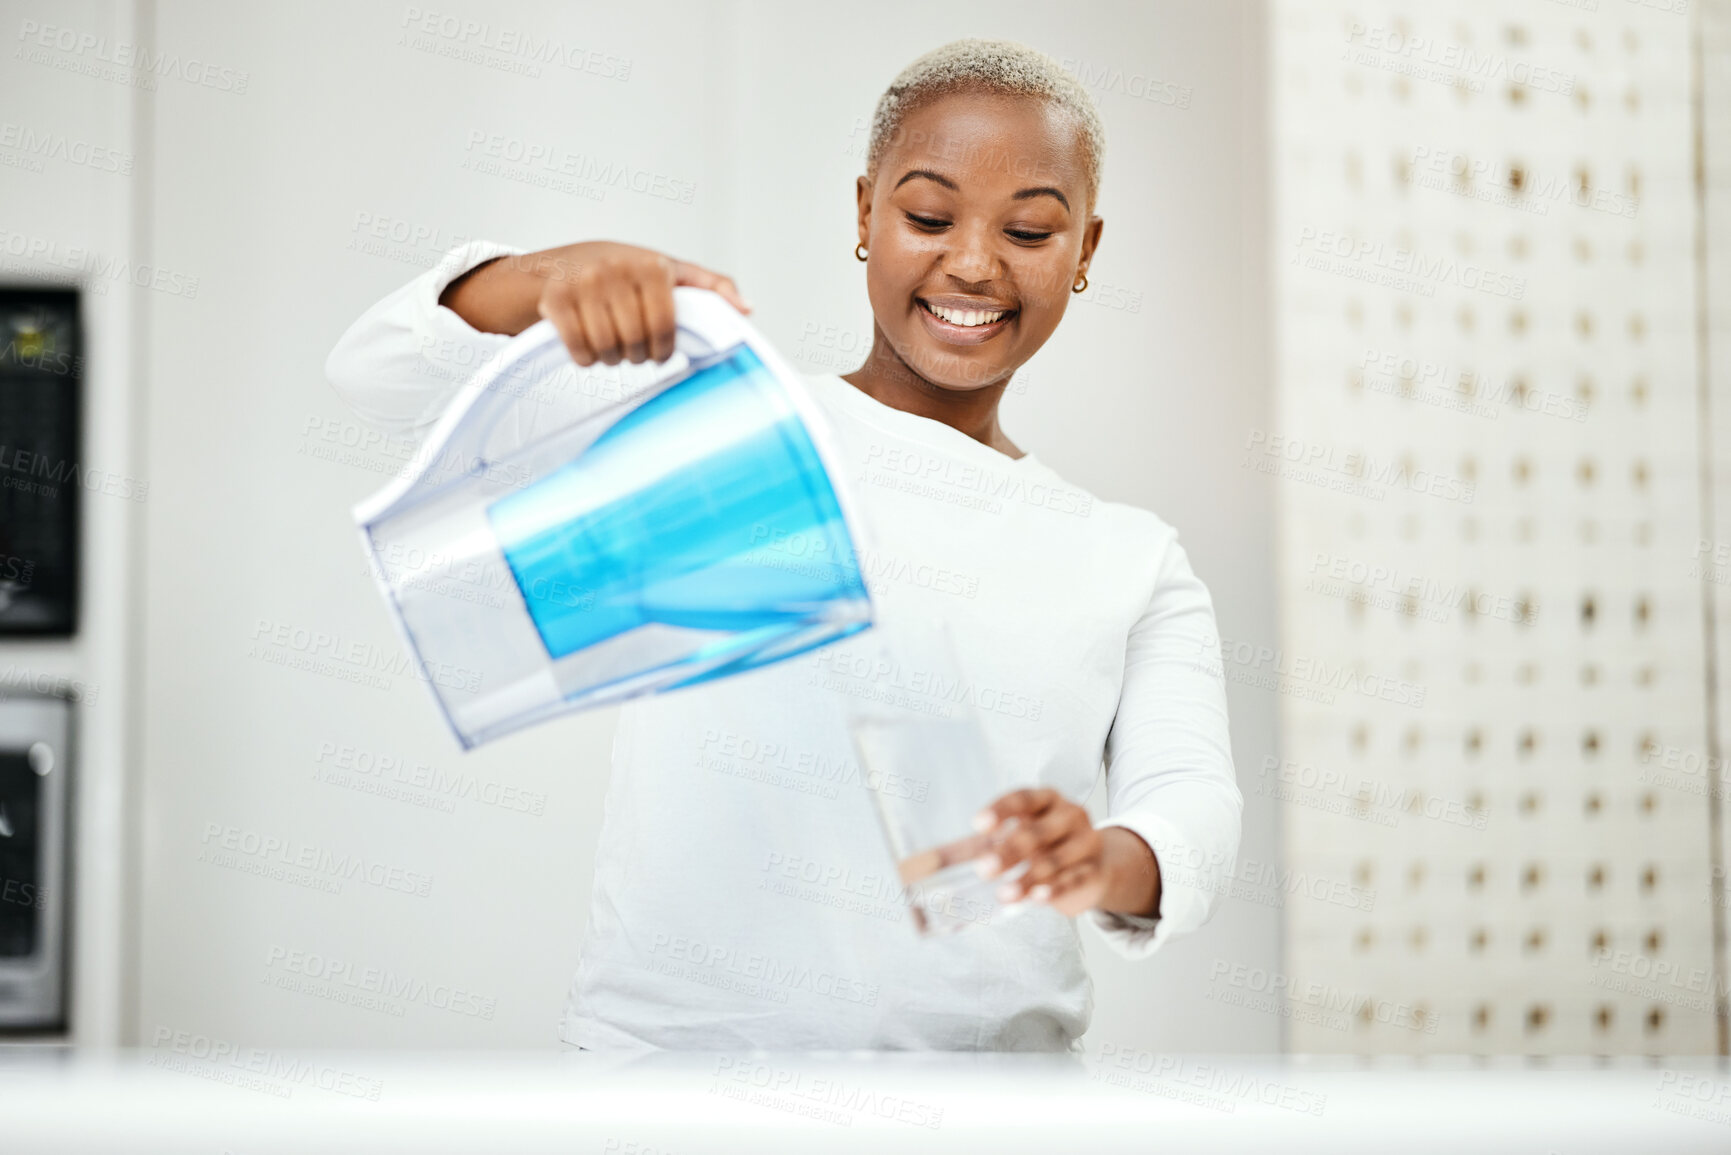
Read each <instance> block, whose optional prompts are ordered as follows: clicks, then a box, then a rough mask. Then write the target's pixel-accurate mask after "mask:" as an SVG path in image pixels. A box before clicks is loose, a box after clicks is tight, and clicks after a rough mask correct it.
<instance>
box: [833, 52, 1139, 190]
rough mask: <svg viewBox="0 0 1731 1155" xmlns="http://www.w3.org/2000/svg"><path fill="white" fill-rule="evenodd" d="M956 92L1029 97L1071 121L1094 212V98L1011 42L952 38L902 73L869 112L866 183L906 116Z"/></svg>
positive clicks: (1097, 160) (1099, 127)
mask: <svg viewBox="0 0 1731 1155" xmlns="http://www.w3.org/2000/svg"><path fill="white" fill-rule="evenodd" d="M955 92H989V93H996V94H998V95H1002V96H1032V97H1036V98H1038V99H1041V100H1047V101H1050V102H1052V103H1053V104H1056V105H1057V106H1058V107H1060V108H1062V109H1063V110H1064V111H1066V112H1068V113H1069V114H1070V115H1071V116H1072V117H1074V118H1075V120H1076V124H1077V128H1078V129H1079V131H1080V132H1081V134H1082V148H1083V153H1084V163H1085V165H1086V175H1087V180H1088V211H1089V212H1092V211H1093V209H1094V202H1095V200H1096V198H1097V197H1098V196H1099V192H1100V169H1101V164H1102V162H1103V161H1104V159H1105V154H1106V129H1105V126H1104V125H1103V124H1102V123H1101V122H1100V113H1099V111H1098V110H1097V109H1096V108H1095V107H1094V100H1093V98H1092V97H1090V96H1089V95H1088V90H1087V89H1085V88H1083V87H1082V85H1081V82H1079V81H1078V80H1077V79H1076V78H1075V77H1074V76H1072V75H1070V73H1069V72H1068V71H1066V70H1065V68H1064V66H1063V65H1061V64H1059V63H1058V62H1057V61H1056V60H1054V59H1053V58H1052V57H1050V56H1047V55H1046V54H1045V53H1044V52H1041V51H1039V50H1038V49H1034V48H1030V47H1028V46H1027V45H1026V44H1019V43H1017V42H1016V41H1014V40H980V39H975V38H969V39H965V40H952V41H950V43H948V44H945V45H944V46H943V47H941V48H934V49H933V50H932V51H930V52H928V53H926V54H925V55H924V56H922V57H920V58H919V59H918V60H916V61H914V62H913V63H912V64H910V65H908V66H907V67H906V68H904V69H902V71H901V72H900V73H899V74H898V75H897V76H896V78H895V79H894V80H892V81H890V86H889V87H888V88H886V89H884V94H883V95H882V96H881V97H879V98H878V106H877V110H876V111H875V112H874V113H873V114H872V126H871V138H870V143H869V144H868V145H867V147H866V171H865V175H866V179H867V180H869V181H873V182H875V181H876V180H877V176H878V164H879V162H880V161H882V160H883V155H884V153H885V152H886V151H887V150H888V149H889V145H890V142H891V141H892V140H893V139H895V137H896V132H897V129H899V128H900V127H901V123H902V120H903V119H904V118H905V117H906V116H907V115H908V114H909V113H911V112H913V111H914V110H915V109H916V108H921V107H923V106H925V105H926V104H929V103H931V102H932V101H933V100H935V99H937V98H938V97H940V96H948V95H949V94H951V93H955Z"/></svg>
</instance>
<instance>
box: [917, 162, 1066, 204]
mask: <svg viewBox="0 0 1731 1155" xmlns="http://www.w3.org/2000/svg"><path fill="white" fill-rule="evenodd" d="M916 176H923V177H925V178H926V179H927V180H931V181H936V182H937V183H938V184H941V185H943V186H944V187H945V188H947V189H949V190H950V191H951V192H961V191H962V189H961V186H960V185H958V184H957V183H956V182H955V181H953V180H951V179H950V178H949V177H947V176H945V175H944V174H943V173H941V172H933V171H932V170H931V169H929V168H914V169H909V170H908V171H907V172H905V173H903V174H902V179H901V180H898V181H897V182H896V184H895V188H901V187H902V186H903V185H905V184H907V183H908V182H909V181H910V180H913V179H914V178H915V177H916ZM890 191H891V192H894V191H895V189H891V190H890ZM1041 196H1049V197H1057V198H1058V203H1059V204H1061V205H1063V206H1064V208H1065V209H1068V208H1069V207H1070V200H1069V198H1068V197H1066V196H1065V195H1064V194H1063V193H1061V192H1059V191H1058V190H1057V189H1055V188H1053V187H1052V186H1051V185H1041V186H1040V187H1039V188H1024V189H1017V190H1016V191H1015V192H1013V193H1011V194H1010V199H1011V200H1018V201H1025V200H1029V199H1031V198H1033V197H1041Z"/></svg>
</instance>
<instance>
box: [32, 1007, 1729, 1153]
mask: <svg viewBox="0 0 1731 1155" xmlns="http://www.w3.org/2000/svg"><path fill="white" fill-rule="evenodd" d="M888 1150H893V1151H897V1152H901V1151H981V1150H990V1151H992V1152H994V1153H996V1152H1021V1151H1029V1152H1032V1151H1040V1152H1048V1153H1055V1152H1068V1151H1075V1150H1080V1151H1083V1152H1085V1153H1086V1155H1095V1153H1098V1152H1107V1151H1136V1152H1150V1151H1163V1152H1210V1151H1222V1152H1224V1151H1232V1152H1244V1151H1257V1150H1269V1151H1280V1152H1282V1153H1283V1155H1289V1153H1300V1152H1319V1153H1321V1152H1327V1153H1328V1155H1344V1153H1347V1152H1359V1151H1363V1152H1376V1153H1377V1155H1386V1153H1388V1152H1397V1151H1398V1152H1402V1153H1403V1155H1404V1153H1406V1152H1419V1151H1439V1152H1441V1151H1447V1152H1450V1153H1451V1155H1462V1153H1467V1155H1484V1153H1489V1152H1503V1151H1510V1152H1535V1153H1540V1155H1546V1153H1550V1152H1556V1153H1557V1155H1575V1153H1578V1152H1600V1151H1604V1152H1611V1151H1615V1152H1619V1153H1646V1152H1665V1153H1666V1155H1679V1153H1682V1152H1693V1151H1703V1152H1706V1151H1711V1152H1718V1153H1721V1155H1723V1153H1725V1152H1731V1068H1728V1067H1727V1066H1726V1065H1725V1064H1724V1063H1723V1062H1720V1061H1715V1060H1711V1059H1680V1060H1673V1061H1661V1060H1644V1061H1632V1060H1618V1061H1616V1062H1614V1063H1604V1062H1599V1063H1596V1062H1594V1061H1592V1060H1566V1061H1551V1062H1547V1063H1520V1062H1515V1061H1507V1060H1494V1061H1489V1062H1475V1061H1472V1060H1464V1059H1457V1060H1447V1061H1436V1060H1431V1061H1428V1062H1425V1063H1423V1064H1417V1063H1411V1062H1400V1063H1387V1062H1382V1063H1378V1064H1375V1065H1366V1064H1364V1063H1362V1062H1359V1061H1354V1060H1343V1059H1305V1058H1297V1057H1295V1058H1285V1059H1282V1058H1259V1057H1249V1056H1221V1057H1206V1056H1194V1055H1156V1054H1151V1053H1148V1052H1117V1053H1108V1054H1103V1055H1095V1056H1090V1057H1087V1058H1076V1059H1069V1058H1066V1057H1063V1056H1052V1055H1003V1054H906V1053H903V1054H870V1055H812V1054H801V1055H777V1054H757V1055H751V1054H743V1053H741V1054H671V1053H665V1052H662V1053H656V1054H649V1055H644V1056H640V1057H634V1058H627V1057H615V1056H610V1055H604V1054H585V1053H579V1052H576V1051H549V1052H520V1051H519V1052H485V1051H444V1052H409V1051H293V1050H270V1049H265V1048H251V1047H236V1046H232V1045H229V1044H224V1043H221V1042H220V1041H213V1040H210V1039H205V1038H202V1037H200V1036H188V1037H184V1038H182V1039H179V1040H173V1039H171V1040H166V1041H164V1042H163V1044H162V1045H160V1046H157V1047H147V1048H141V1049H138V1050H132V1051H119V1052H106V1053H83V1052H74V1051H72V1050H69V1049H65V1048H55V1047H42V1046H29V1047H19V1046H0V1151H4V1152H5V1153H6V1155H27V1153H29V1155H34V1153H36V1152H79V1153H84V1152H101V1153H103V1155H114V1153H122V1152H124V1153H128V1155H131V1153H153V1152H173V1153H174V1155H187V1153H191V1152H209V1153H211V1155H221V1153H225V1152H229V1153H232V1155H253V1153H263V1152H285V1153H287V1152H292V1153H294V1155H307V1153H310V1152H337V1151H342V1152H349V1151H353V1152H369V1153H376V1152H403V1153H405V1155H406V1153H414V1155H438V1153H442V1152H453V1153H455V1152H461V1153H463V1155H492V1153H495V1152H559V1153H560V1155H571V1153H578V1152H596V1153H608V1152H614V1153H618V1155H684V1153H690V1152H753V1153H759V1152H776V1151H789V1152H794V1151H797V1152H802V1153H810V1152H830V1151H862V1152H865V1151H870V1152H882V1151H888Z"/></svg>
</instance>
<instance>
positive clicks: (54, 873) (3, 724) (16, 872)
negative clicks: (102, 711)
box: [0, 693, 72, 1031]
mask: <svg viewBox="0 0 1731 1155" xmlns="http://www.w3.org/2000/svg"><path fill="white" fill-rule="evenodd" d="M71 722H72V719H71V704H70V702H68V701H67V700H66V699H65V698H61V697H54V696H48V695H35V694H29V695H14V694H10V693H8V694H7V696H5V697H4V698H0V1030H17V1031H44V1030H50V1031H51V1030H59V1029H62V1028H64V1027H65V1025H66V998H65V990H66V983H65V969H66V925H67V913H68V911H69V910H70V904H69V903H68V902H67V894H66V885H67V882H68V880H69V871H68V869H67V846H68V840H67V834H68V830H67V826H68V823H67V813H68V800H69V793H68V791H67V784H68V782H69V781H70V771H71V761H72V759H71V730H72V725H71Z"/></svg>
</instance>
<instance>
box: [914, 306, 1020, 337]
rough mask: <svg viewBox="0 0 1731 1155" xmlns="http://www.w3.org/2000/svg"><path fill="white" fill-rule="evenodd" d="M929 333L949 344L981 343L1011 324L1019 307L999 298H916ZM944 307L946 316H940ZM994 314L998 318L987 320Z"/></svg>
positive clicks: (1018, 311) (1017, 313)
mask: <svg viewBox="0 0 1731 1155" xmlns="http://www.w3.org/2000/svg"><path fill="white" fill-rule="evenodd" d="M914 302H915V304H916V305H918V306H919V314H920V317H921V319H922V320H923V321H924V323H925V326H926V330H927V332H929V333H931V334H932V335H933V336H934V337H936V338H937V339H938V340H940V341H943V342H944V343H945V344H949V345H978V344H980V343H981V342H982V341H989V340H991V339H992V338H993V337H995V336H997V335H998V334H999V333H1001V332H1003V331H1004V330H1005V329H1006V328H1008V327H1009V325H1010V322H1012V321H1014V320H1015V319H1016V317H1017V316H1018V315H1019V313H1020V310H1018V309H1015V308H1013V307H1011V306H1006V305H1004V304H1001V303H1000V302H996V301H987V300H974V299H970V298H965V297H934V298H927V297H915V298H914ZM937 310H941V311H942V312H943V313H944V314H947V316H940V315H939V313H938V311H937ZM988 317H994V318H996V319H995V320H989V321H988V320H986V318H988Z"/></svg>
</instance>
